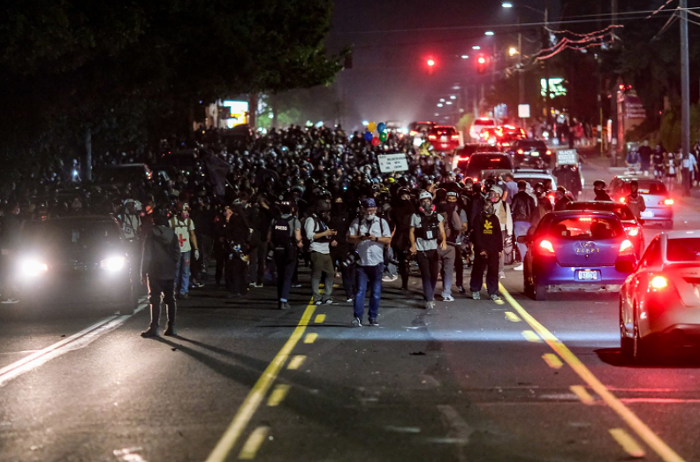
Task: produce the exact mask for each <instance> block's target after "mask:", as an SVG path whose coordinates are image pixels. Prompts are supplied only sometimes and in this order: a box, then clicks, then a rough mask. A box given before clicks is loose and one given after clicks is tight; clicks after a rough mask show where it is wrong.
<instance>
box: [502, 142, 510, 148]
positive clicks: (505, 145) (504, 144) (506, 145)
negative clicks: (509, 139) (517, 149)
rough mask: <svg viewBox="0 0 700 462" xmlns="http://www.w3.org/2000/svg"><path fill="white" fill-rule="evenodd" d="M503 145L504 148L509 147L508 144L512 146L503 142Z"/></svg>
mask: <svg viewBox="0 0 700 462" xmlns="http://www.w3.org/2000/svg"><path fill="white" fill-rule="evenodd" d="M501 146H503V147H504V148H507V147H508V146H510V143H501Z"/></svg>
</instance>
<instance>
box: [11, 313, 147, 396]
mask: <svg viewBox="0 0 700 462" xmlns="http://www.w3.org/2000/svg"><path fill="white" fill-rule="evenodd" d="M144 306H145V305H143V304H140V305H139V307H138V308H137V309H136V310H135V312H134V314H136V313H138V312H139V311H141V310H142V309H143V308H144ZM131 316H133V315H124V316H117V315H113V316H108V317H106V318H104V319H102V320H100V321H98V322H96V323H95V324H93V325H91V326H90V327H87V328H85V329H83V330H81V331H80V332H78V333H77V334H73V335H71V336H70V337H67V338H65V339H63V340H61V341H60V342H56V343H54V344H53V345H50V346H48V347H46V348H43V349H41V350H39V351H37V352H36V353H33V354H31V355H29V356H27V357H25V358H22V359H20V360H19V361H15V362H14V363H12V364H10V365H8V366H5V367H3V368H2V369H0V387H3V386H5V385H6V384H7V383H8V382H10V381H11V380H14V379H16V378H17V377H19V376H20V375H22V374H25V373H27V372H29V371H32V370H34V369H36V368H38V367H41V366H42V365H44V364H46V363H47V362H49V361H51V360H52V359H55V358H58V357H59V356H62V355H64V354H66V353H68V352H69V351H73V350H78V349H81V348H85V347H86V346H88V345H89V344H90V343H92V342H93V341H95V340H97V339H98V338H99V337H101V336H102V335H104V334H106V333H108V332H111V331H113V330H114V329H116V328H117V327H119V326H121V325H122V324H124V323H125V322H126V321H127V319H129V318H130V317H131Z"/></svg>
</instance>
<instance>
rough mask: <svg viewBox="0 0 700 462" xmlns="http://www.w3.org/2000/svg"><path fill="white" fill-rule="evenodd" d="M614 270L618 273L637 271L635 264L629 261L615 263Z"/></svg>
mask: <svg viewBox="0 0 700 462" xmlns="http://www.w3.org/2000/svg"><path fill="white" fill-rule="evenodd" d="M615 269H616V270H617V271H618V272H620V273H634V272H635V271H637V264H636V263H635V262H633V261H630V260H623V261H619V262H617V263H615Z"/></svg>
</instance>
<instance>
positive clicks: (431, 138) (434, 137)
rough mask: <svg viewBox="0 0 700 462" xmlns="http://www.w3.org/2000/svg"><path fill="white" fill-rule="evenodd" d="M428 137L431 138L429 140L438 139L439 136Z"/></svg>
mask: <svg viewBox="0 0 700 462" xmlns="http://www.w3.org/2000/svg"><path fill="white" fill-rule="evenodd" d="M428 139H429V140H436V139H437V136H435V135H428Z"/></svg>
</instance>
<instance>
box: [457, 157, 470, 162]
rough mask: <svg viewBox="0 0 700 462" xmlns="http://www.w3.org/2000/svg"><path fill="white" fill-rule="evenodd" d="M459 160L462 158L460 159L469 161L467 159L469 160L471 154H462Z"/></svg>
mask: <svg viewBox="0 0 700 462" xmlns="http://www.w3.org/2000/svg"><path fill="white" fill-rule="evenodd" d="M459 160H460V161H467V160H469V156H461V157H460V158H459Z"/></svg>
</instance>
